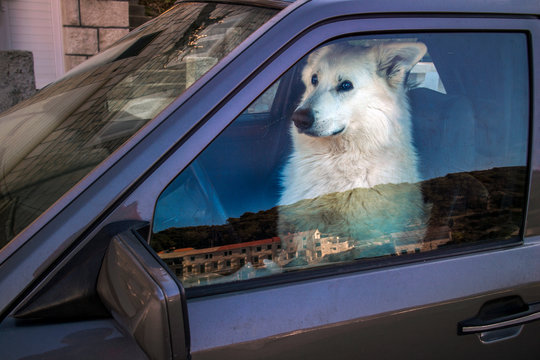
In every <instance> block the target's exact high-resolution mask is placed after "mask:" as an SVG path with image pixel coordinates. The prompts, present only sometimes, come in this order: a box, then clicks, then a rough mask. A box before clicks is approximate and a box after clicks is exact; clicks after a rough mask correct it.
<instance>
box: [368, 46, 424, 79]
mask: <svg viewBox="0 0 540 360" xmlns="http://www.w3.org/2000/svg"><path fill="white" fill-rule="evenodd" d="M426 51H427V47H426V45H424V44H423V43H420V42H416V43H413V42H394V43H386V44H381V45H379V46H378V52H377V60H378V64H377V73H378V74H379V76H381V77H383V78H385V79H386V80H387V81H388V83H389V84H390V86H392V87H399V86H400V85H401V84H403V82H404V80H405V77H406V75H407V73H408V72H409V71H410V70H411V69H412V67H413V66H414V65H416V63H417V62H418V61H420V59H421V58H422V56H424V54H425V53H426Z"/></svg>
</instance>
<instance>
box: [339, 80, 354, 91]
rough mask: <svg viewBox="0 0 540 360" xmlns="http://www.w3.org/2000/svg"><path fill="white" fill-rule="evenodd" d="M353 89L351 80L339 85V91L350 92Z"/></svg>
mask: <svg viewBox="0 0 540 360" xmlns="http://www.w3.org/2000/svg"><path fill="white" fill-rule="evenodd" d="M352 89H353V84H352V82H350V81H349V80H345V81H343V82H342V83H341V84H339V85H338V88H337V91H349V90H352Z"/></svg>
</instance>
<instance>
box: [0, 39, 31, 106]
mask: <svg viewBox="0 0 540 360" xmlns="http://www.w3.org/2000/svg"><path fill="white" fill-rule="evenodd" d="M0 74H1V76H0V113H2V112H3V111H5V110H7V109H9V108H10V107H12V106H13V105H15V104H17V103H18V102H20V101H22V100H24V99H26V98H27V97H30V96H32V95H33V94H34V93H35V92H36V82H35V80H34V59H33V57H32V53H31V52H30V51H22V50H10V51H0Z"/></svg>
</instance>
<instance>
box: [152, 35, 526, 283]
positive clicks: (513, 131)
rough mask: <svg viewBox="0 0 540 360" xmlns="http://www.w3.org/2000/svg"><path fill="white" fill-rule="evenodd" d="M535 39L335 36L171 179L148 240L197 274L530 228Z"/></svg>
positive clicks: (451, 242) (206, 278) (406, 252)
mask: <svg viewBox="0 0 540 360" xmlns="http://www.w3.org/2000/svg"><path fill="white" fill-rule="evenodd" d="M526 39H527V38H526V36H525V35H524V34H521V33H436V34H429V33H422V34H400V35H384V36H369V37H361V36H358V37H349V38H343V39H339V40H335V41H333V42H331V43H328V44H324V45H322V46H321V47H319V48H317V49H315V50H314V51H313V52H311V53H310V54H307V55H306V57H305V58H304V59H302V60H301V61H299V62H298V64H297V65H296V66H294V67H293V68H291V69H290V70H289V71H288V72H287V73H286V74H284V75H283V76H282V77H281V78H280V79H279V80H278V81H276V82H275V83H274V85H273V86H270V87H269V88H268V90H267V91H266V92H265V93H263V94H261V96H260V97H259V98H258V99H257V100H256V101H255V102H254V103H253V104H252V105H250V106H249V107H248V108H247V109H246V111H244V112H243V113H242V114H241V115H239V116H238V117H237V119H235V120H234V121H233V122H232V123H231V124H230V125H229V126H228V127H227V128H226V129H225V130H224V131H223V132H222V133H221V134H220V135H219V136H218V137H217V138H216V139H215V140H214V141H213V142H212V143H211V144H210V145H209V146H208V147H207V148H206V149H205V150H204V151H203V152H202V153H200V154H199V156H198V157H197V158H196V159H195V160H193V162H192V163H191V164H190V165H189V166H188V167H187V168H185V169H184V170H183V171H182V172H181V173H180V174H179V175H178V177H177V178H176V179H175V180H174V181H173V182H172V183H171V184H170V185H169V186H167V188H166V189H165V190H164V191H163V193H162V194H161V196H160V197H159V199H158V202H157V206H156V210H155V215H154V220H153V228H152V235H151V246H152V247H153V248H154V249H155V250H156V251H157V252H158V254H159V256H160V257H161V258H162V259H163V260H164V261H165V262H166V263H167V264H168V265H169V266H170V267H171V268H172V269H173V271H174V272H175V273H176V275H177V276H178V277H179V278H180V279H181V281H182V283H183V284H184V286H186V287H193V286H200V285H208V284H217V283H224V282H235V281H243V280H246V279H251V278H254V277H262V276H272V275H275V274H279V273H283V272H291V271H299V270H301V271H304V270H309V269H312V268H318V267H321V266H326V267H327V266H335V265H336V264H344V263H354V262H357V263H360V264H361V263H362V262H363V261H365V260H369V259H373V258H377V259H379V258H383V259H384V258H391V257H399V256H416V255H415V254H417V253H425V252H431V251H434V252H435V251H439V252H440V251H443V250H444V249H456V248H460V249H461V248H462V247H465V248H466V247H467V246H469V245H478V244H492V243H494V242H498V241H501V240H508V239H519V236H520V232H521V227H522V224H523V209H524V205H525V191H526V170H527V169H526V166H527V148H528V122H529V85H528V79H529V74H528V60H527V59H528V54H527V40H526Z"/></svg>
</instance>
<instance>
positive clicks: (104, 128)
mask: <svg viewBox="0 0 540 360" xmlns="http://www.w3.org/2000/svg"><path fill="white" fill-rule="evenodd" d="M276 12H277V10H275V9H263V8H258V7H249V6H239V5H231V4H218V3H209V4H204V3H182V4H178V5H176V6H174V7H173V8H172V9H171V10H169V11H168V12H167V13H165V14H164V15H162V16H160V17H159V18H157V19H155V20H152V21H150V22H148V23H147V24H145V25H144V26H143V27H140V28H138V29H137V30H135V31H133V32H132V33H130V34H129V35H128V36H127V37H126V38H124V39H123V40H121V41H120V42H118V43H117V44H115V45H114V46H112V47H111V48H110V49H108V50H106V51H105V52H103V53H101V54H99V55H97V56H96V57H94V58H92V59H90V60H89V61H88V62H85V63H83V64H81V66H79V67H77V68H76V69H74V70H73V71H70V72H69V73H68V74H66V76H65V77H64V78H63V79H61V80H59V81H58V82H56V83H54V84H51V85H49V86H48V87H46V88H44V89H42V90H41V91H40V92H39V93H38V94H37V95H36V96H34V97H33V98H31V99H30V100H28V101H27V102H25V103H23V104H21V105H20V106H17V107H14V108H13V109H11V110H10V111H8V112H6V113H4V114H2V116H0V140H1V141H0V143H1V146H0V169H1V181H0V220H1V222H2V228H3V229H4V230H3V231H2V232H0V248H1V247H3V246H4V245H5V244H6V243H7V242H8V241H9V240H10V239H11V238H13V237H14V236H15V235H17V233H19V232H20V231H21V230H22V229H24V228H25V227H26V226H27V225H28V224H30V223H31V222H32V221H33V220H34V219H35V218H36V217H38V216H39V215H40V214H41V213H43V212H44V211H45V210H46V209H47V208H48V207H49V206H50V205H51V204H53V203H54V202H55V201H56V200H58V199H59V198H60V197H61V196H62V195H63V194H64V193H65V192H66V191H67V190H69V189H70V188H71V187H72V186H73V185H75V184H76V183H77V182H78V181H79V180H81V179H82V178H83V177H84V176H86V175H87V174H88V173H89V172H90V171H91V170H92V169H94V168H95V167H96V166H97V165H98V164H99V163H100V162H101V161H103V160H104V159H105V158H107V157H108V156H109V155H110V154H111V153H112V152H113V151H114V150H116V149H117V148H118V147H119V146H121V145H122V144H123V143H125V141H126V140H127V139H129V137H130V136H132V135H133V134H134V133H135V132H136V131H137V130H139V129H140V128H141V127H142V126H143V125H144V124H146V123H147V122H148V121H150V120H151V119H152V118H154V117H155V116H156V115H157V114H159V112H160V111H162V110H163V109H164V108H165V107H166V106H167V105H169V104H170V103H171V102H172V101H173V100H174V99H176V98H177V97H178V96H179V95H180V94H181V93H182V92H184V91H185V90H186V89H187V88H188V87H189V86H190V85H191V84H192V83H193V82H195V81H196V80H197V79H198V78H200V77H201V76H202V75H203V74H204V73H205V72H207V71H208V70H209V69H210V68H211V67H212V66H214V64H216V63H217V62H218V61H219V60H220V59H222V58H223V57H225V56H226V55H227V54H228V53H230V52H231V51H232V49H234V48H235V47H236V46H237V45H238V44H240V43H241V42H242V41H243V40H244V39H245V38H246V37H248V36H249V35H250V34H251V33H253V32H254V31H255V30H257V29H258V28H259V27H260V26H261V25H262V24H264V23H265V22H266V21H267V20H268V19H270V18H271V17H272V16H273V15H274V14H275V13H276Z"/></svg>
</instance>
